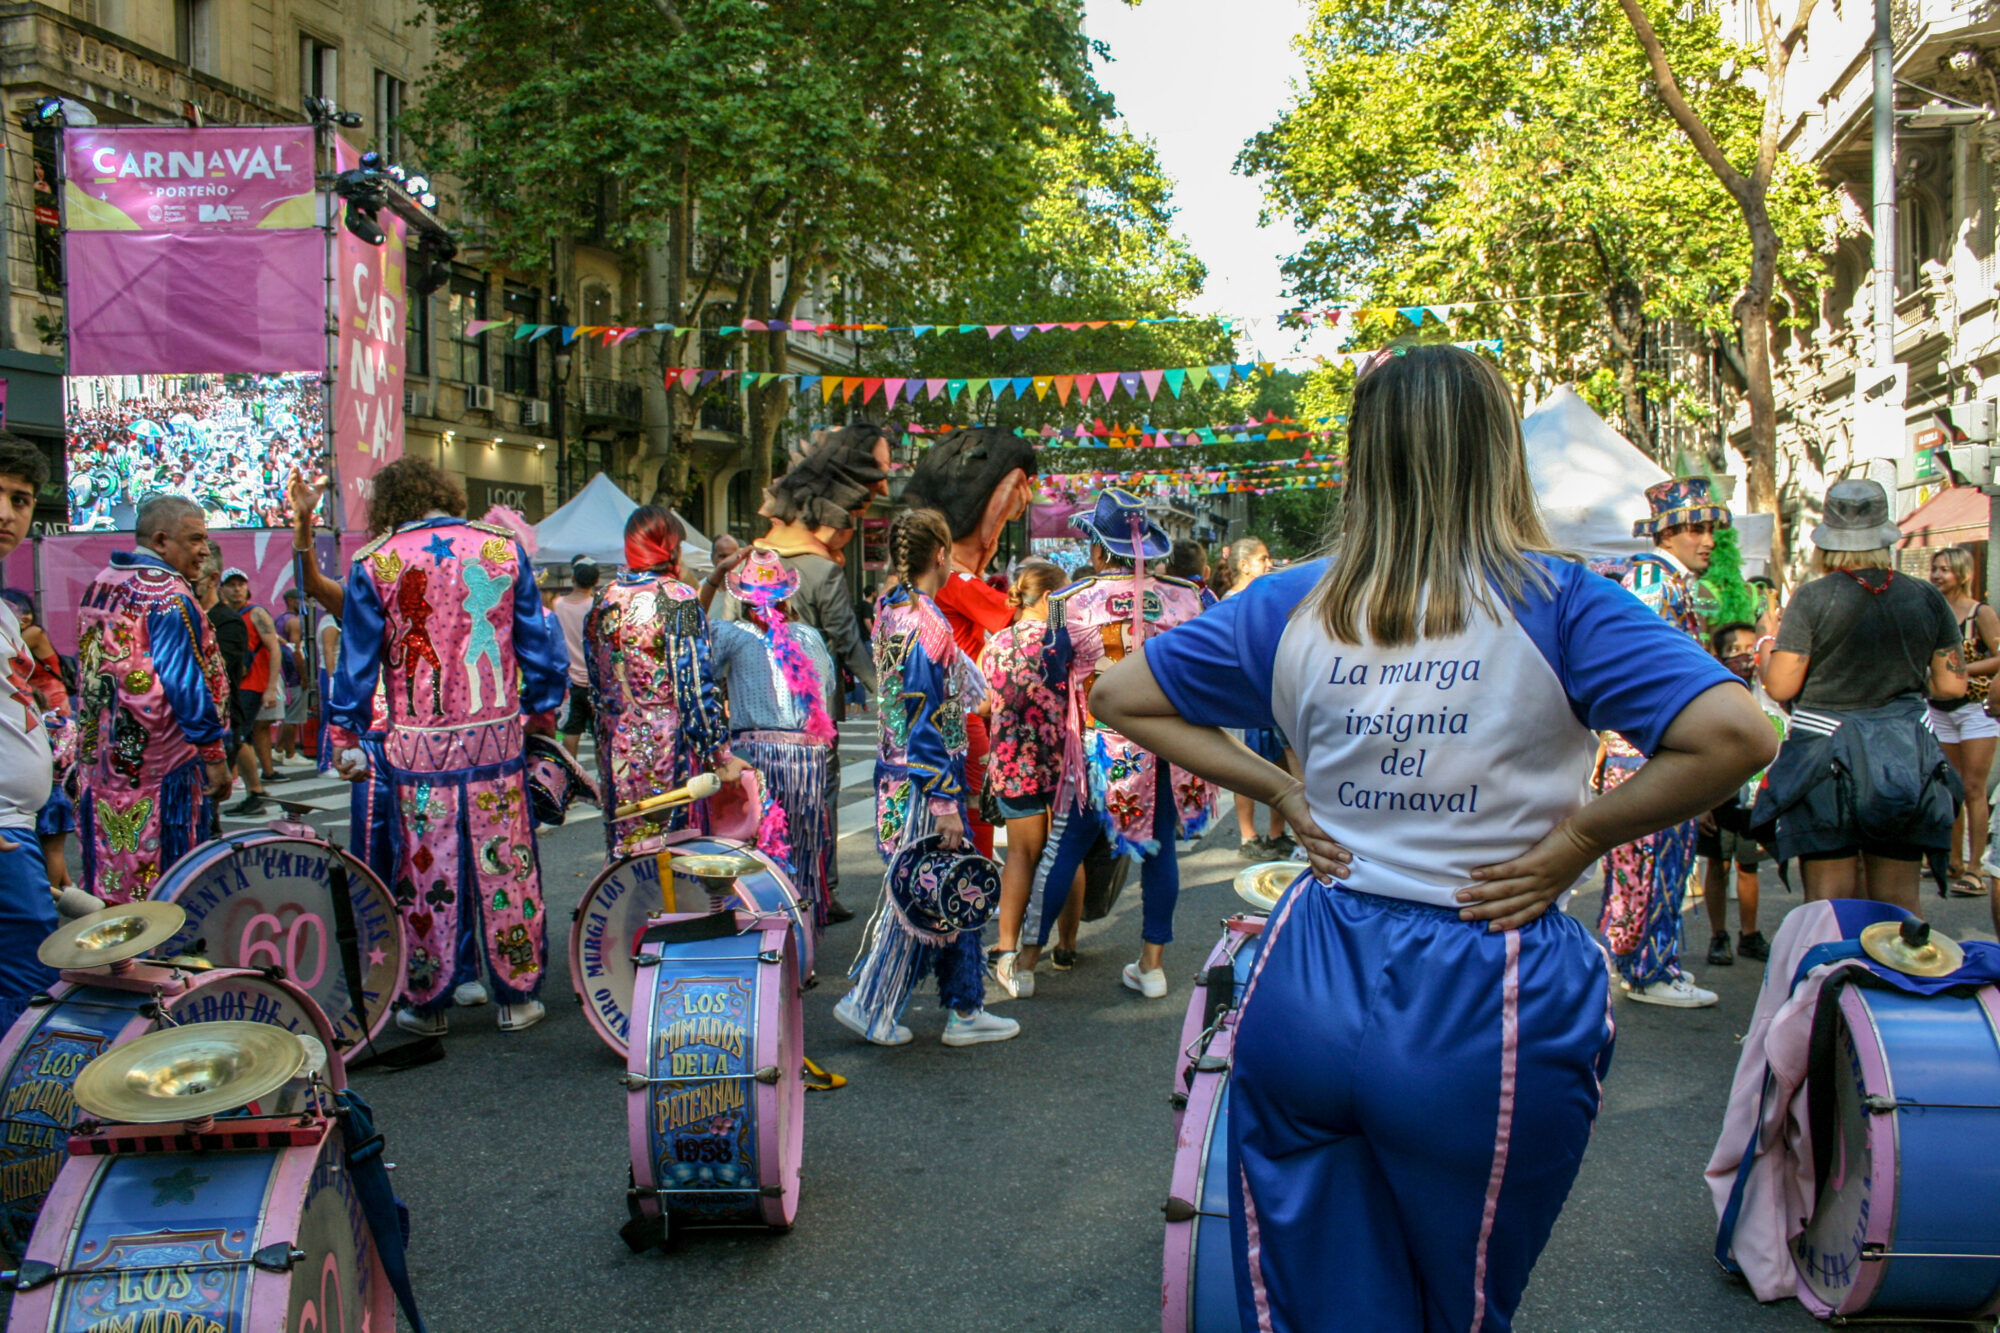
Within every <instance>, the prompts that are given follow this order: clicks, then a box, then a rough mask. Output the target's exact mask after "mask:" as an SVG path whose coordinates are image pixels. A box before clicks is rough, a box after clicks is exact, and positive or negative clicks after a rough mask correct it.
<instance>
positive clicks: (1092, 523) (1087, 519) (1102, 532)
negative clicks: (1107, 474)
mask: <svg viewBox="0 0 2000 1333" xmlns="http://www.w3.org/2000/svg"><path fill="white" fill-rule="evenodd" d="M1069 521H1070V526H1071V527H1074V528H1076V529H1077V530H1078V531H1081V532H1085V533H1088V534H1089V535H1090V538H1091V540H1092V541H1095V542H1096V543H1098V544H1099V545H1100V546H1102V547H1103V548H1104V549H1105V550H1107V551H1109V552H1111V554H1113V555H1115V556H1118V557H1120V558H1121V559H1125V560H1131V559H1133V558H1135V557H1137V556H1144V557H1145V558H1146V559H1148V560H1163V559H1165V558H1166V555H1167V552H1169V551H1171V550H1172V549H1173V543H1172V542H1170V541H1168V540H1167V530H1166V529H1165V528H1163V527H1161V526H1160V525H1159V524H1158V523H1155V522H1154V521H1153V520H1152V519H1151V518H1149V517H1148V516H1147V514H1146V504H1145V501H1143V500H1141V499H1140V498H1139V497H1138V496H1136V495H1134V494H1132V492H1130V491H1127V490H1121V489H1119V488H1118V487H1116V486H1113V487H1112V488H1111V489H1110V490H1108V491H1106V492H1104V494H1102V495H1100V496H1098V497H1097V507H1096V508H1095V509H1093V510H1091V511H1090V512H1089V513H1088V514H1074V515H1072V516H1071V517H1070V520H1069ZM1135 538H1136V540H1135ZM1135 548H1136V549H1135Z"/></svg>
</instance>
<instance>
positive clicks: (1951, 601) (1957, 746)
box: [1930, 546, 2000, 898]
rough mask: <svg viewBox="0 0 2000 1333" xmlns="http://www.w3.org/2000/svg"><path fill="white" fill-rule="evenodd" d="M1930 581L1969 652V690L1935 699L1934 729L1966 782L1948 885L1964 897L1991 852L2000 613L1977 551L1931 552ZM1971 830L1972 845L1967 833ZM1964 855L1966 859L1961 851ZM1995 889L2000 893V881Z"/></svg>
mask: <svg viewBox="0 0 2000 1333" xmlns="http://www.w3.org/2000/svg"><path fill="white" fill-rule="evenodd" d="M1931 586H1932V587H1933V588H1936V589H1937V590H1938V592H1939V593H1941V594H1943V596H1944V600H1945V605H1947V606H1949V607H1950V608H1951V614H1952V619H1954V620H1956V621H1957V622H1958V637H1959V639H1960V640H1961V644H1962V649H1963V651H1964V653H1965V694H1964V695H1963V696H1962V697H1960V698H1957V699H1933V700H1931V701H1930V702H1931V730H1932V731H1933V732H1935V733H1937V738H1938V744H1939V745H1941V746H1943V747H1944V757H1945V758H1946V759H1948V760H1950V761H1951V766H1952V767H1953V768H1954V769H1956V770H1957V771H1958V778H1959V781H1960V782H1962V783H1964V784H1965V806H1964V808H1963V809H1961V810H1960V811H1959V812H1958V818H1957V819H1956V820H1954V821H1953V822H1952V826H1951V864H1950V867H1949V872H1948V873H1949V875H1950V879H1949V888H1950V891H1951V892H1952V893H1954V894H1957V895H1959V896H1960V897H1965V898H1972V897H1977V896H1979V895H1980V894H1982V893H1984V892H1986V888H1985V886H1984V885H1982V884H1981V883H1980V880H1979V872H1978V870H1977V869H1976V867H1977V866H1978V865H1979V863H1980V861H1981V859H1982V858H1984V857H1985V855H1986V831H1987V819H1988V816H1989V814H1990V811H1989V810H1988V808H1987V801H1986V775H1987V774H1988V773H1989V772H1991V771H1992V768H1993V748H1994V742H1995V741H1996V740H2000V719H1996V718H1995V717H1994V716H1993V714H1992V713H1991V711H1989V710H1990V707H1991V706H1990V705H1989V704H1988V703H1987V693H1986V692H1987V687H1988V686H1990V685H1991V684H1992V683H1993V673H1994V672H1995V671H1997V670H2000V655H1996V654H2000V615H1995V614H1994V612H1993V608H1992V607H1991V606H1990V605H1988V604H1987V603H1985V602H1983V601H1981V600H1980V599H1979V598H1978V597H1976V596H1974V595H1973V592H1972V588H1973V583H1972V552H1970V551H1968V550H1966V549H1965V548H1964V547H1963V546H1947V547H1945V548H1944V549H1942V550H1940V551H1937V552H1935V553H1933V554H1932V556H1931ZM1968 833H1970V834H1971V844H1970V850H1969V851H1967V850H1964V849H1965V848H1966V846H1967V842H1966V835H1967V834H1968ZM1961 856H1963V857H1964V860H1963V861H1961V860H1960V857H1961ZM1994 891H1995V893H1996V894H2000V881H1996V888H1995V890H1994Z"/></svg>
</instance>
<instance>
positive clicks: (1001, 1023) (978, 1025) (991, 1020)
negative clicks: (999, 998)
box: [944, 1009, 1021, 1046]
mask: <svg viewBox="0 0 2000 1333" xmlns="http://www.w3.org/2000/svg"><path fill="white" fill-rule="evenodd" d="M1020 1035H1021V1025H1020V1024H1019V1023H1016V1022H1015V1021H1014V1020H1013V1019H1011V1018H1001V1017H1000V1016H999V1015H998V1014H991V1013H988V1012H987V1011H986V1010H984V1009H974V1010H973V1011H972V1015H971V1017H969V1018H968V1017H966V1016H964V1015H962V1014H959V1013H955V1012H954V1013H952V1014H951V1015H950V1016H949V1017H947V1018H946V1019H945V1021H944V1044H945V1045H947V1046H977V1045H979V1044H980V1043H981V1042H986V1041H1005V1040H1007V1039H1008V1038H1009V1037H1018V1036H1020Z"/></svg>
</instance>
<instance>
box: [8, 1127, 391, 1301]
mask: <svg viewBox="0 0 2000 1333" xmlns="http://www.w3.org/2000/svg"><path fill="white" fill-rule="evenodd" d="M219 1123H220V1124H223V1125H227V1124H229V1122H228V1121H222V1122H219ZM293 1123H294V1122H292V1121H289V1120H287V1121H271V1120H247V1121H242V1122H240V1124H241V1125H242V1126H243V1129H242V1130H241V1131H239V1132H238V1133H235V1134H213V1135H208V1136H205V1137H204V1139H203V1141H202V1144H201V1150H198V1151H192V1150H175V1149H174V1148H173V1147H169V1148H168V1149H167V1150H165V1151H133V1150H130V1149H129V1148H123V1147H121V1150H120V1151H117V1152H111V1153H107V1154H104V1155H87V1156H75V1157H68V1158H67V1159H66V1161H65V1164H64V1165H63V1168H62V1175H61V1176H60V1177H59V1178H58V1179H57V1181H56V1187H55V1192H54V1194H53V1195H52V1196H51V1197H50V1199H49V1204H48V1209H47V1212H46V1215H45V1221H44V1224H43V1225H42V1226H41V1227H39V1228H37V1230H36V1232H35V1239H34V1241H33V1243H32V1244H30V1245H29V1247H28V1254H27V1258H28V1260H29V1261H30V1262H31V1263H32V1264H34V1265H37V1266H39V1265H47V1266H48V1268H47V1269H45V1270H42V1274H41V1275H39V1280H37V1277H31V1276H29V1274H28V1272H27V1271H26V1270H28V1268H29V1265H26V1264H24V1265H23V1269H24V1274H23V1283H24V1286H23V1289H21V1290H18V1291H16V1293H15V1295H14V1302H13V1308H12V1310H11V1312H10V1314H9V1317H8V1322H7V1327H8V1328H9V1329H10V1330H20V1331H21V1333H27V1331H28V1330H34V1333H44V1331H45V1330H46V1331H50V1333H93V1331H94V1330H114V1329H116V1330H123V1329H132V1330H135V1333H136V1330H139V1329H158V1330H161V1331H162V1333H164V1330H167V1329H179V1330H182V1333H189V1331H190V1330H199V1331H200V1333H239V1331H240V1333H249V1331H250V1330H253V1329H254V1330H257V1333H366V1330H370V1329H373V1330H383V1329H393V1328H395V1327H396V1308H395V1295H394V1292H393V1291H392V1290H391V1288H390V1286H389V1280H388V1277H387V1275H386V1274H385V1273H384V1272H383V1269H382V1262H381V1258H380V1256H379V1255H378V1254H377V1252H376V1249H375V1242H374V1237H373V1235H372V1234H371V1233H370V1231H369V1228H368V1222H367V1219H366V1217H365V1216H364V1215H363V1213H362V1210H361V1206H360V1203H359V1201H358V1200H357V1198H356V1196H355V1193H354V1187H353V1185H352V1183H351V1181H350V1179H349V1171H348V1165H347V1154H346V1151H345V1149H344V1148H343V1147H342V1146H341V1141H340V1131H339V1128H338V1127H337V1126H336V1125H334V1124H333V1123H332V1122H330V1121H326V1120H314V1121H312V1122H310V1123H311V1124H312V1125H316V1126H317V1133H314V1132H313V1131H312V1130H311V1129H309V1128H305V1127H298V1128H287V1129H286V1132H285V1133H284V1134H283V1135H280V1134H276V1133H272V1132H270V1128H271V1127H272V1126H274V1125H276V1126H279V1127H289V1126H292V1125H293ZM252 1127H257V1128H255V1129H253V1128H252ZM160 1128H163V1129H164V1128H168V1127H166V1126H161V1127H160ZM114 1133H115V1131H114ZM244 1138H247V1139H251V1140H253V1141H254V1142H258V1143H261V1144H262V1145H264V1146H248V1147H243V1148H234V1147H221V1148H220V1149H219V1150H218V1147H217V1146H211V1144H210V1141H211V1140H212V1141H213V1143H214V1144H215V1145H226V1144H230V1143H231V1142H232V1141H233V1140H236V1139H244ZM300 1140H303V1142H301V1141H300ZM157 1142H160V1143H162V1144H165V1145H174V1144H176V1143H177V1142H178V1140H177V1139H176V1138H174V1137H167V1138H162V1139H160V1140H157ZM30 1282H32V1283H34V1285H25V1284H27V1283H30Z"/></svg>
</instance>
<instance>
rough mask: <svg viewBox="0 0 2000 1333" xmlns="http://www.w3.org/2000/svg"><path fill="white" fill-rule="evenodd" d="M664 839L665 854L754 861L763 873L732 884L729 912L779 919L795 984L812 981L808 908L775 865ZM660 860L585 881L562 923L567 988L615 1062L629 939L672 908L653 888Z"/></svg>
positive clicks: (629, 982) (724, 845)
mask: <svg viewBox="0 0 2000 1333" xmlns="http://www.w3.org/2000/svg"><path fill="white" fill-rule="evenodd" d="M664 841H665V844H666V850H667V853H668V854H670V855H673V856H694V855H697V854H703V855H714V854H717V853H725V852H727V853H735V854H741V855H746V856H752V857H755V858H756V859H757V861H758V862H759V863H760V864H761V865H762V866H763V867H764V868H763V870H762V871H760V872H759V873H757V874H755V875H745V876H744V877H743V878H741V879H739V880H737V881H736V895H735V897H736V901H735V903H734V904H733V906H734V907H736V908H737V909H738V910H739V911H745V912H750V913H753V914H755V915H757V916H759V917H769V918H781V919H782V921H783V922H784V923H785V924H787V925H788V926H789V928H790V929H791V932H792V937H793V939H794V940H795V941H796V942H797V949H798V956H799V978H800V981H801V983H803V982H806V981H810V980H811V979H812V969H813V920H812V909H811V907H810V906H807V905H805V904H803V903H801V901H800V900H799V895H798V893H797V892H796V891H795V890H794V889H793V888H792V877H791V872H790V871H788V870H786V869H785V867H784V865H783V863H781V862H780V861H778V860H777V859H775V858H774V857H770V856H766V855H765V854H764V853H762V852H760V851H758V850H757V849H756V848H755V847H749V846H746V845H744V844H743V843H740V842H731V841H730V840H729V839H727V838H714V837H710V836H709V835H707V834H705V833H698V832H693V831H688V832H683V833H675V834H670V835H668V836H667V837H666V839H665V840H664ZM660 860H661V857H660V855H659V854H656V853H650V852H649V853H644V854H641V855H638V856H628V857H626V858H624V859H623V860H620V861H613V862H612V863H611V864H610V865H608V866H606V867H604V870H603V872H602V873H601V874H599V875H598V877H597V878H596V879H595V880H593V881H591V885H590V887H589V888H588V889H586V890H585V891H584V894H583V901H582V902H581V903H579V904H577V908H576V911H575V912H574V913H573V914H572V915H571V918H570V931H569V984H570V986H571V987H572V988H573V989H574V990H575V991H576V998H577V1000H578V1001H579V1002H580V1003H581V1004H582V1005H583V1016H584V1017H585V1018H586V1019H588V1020H589V1022H590V1026H591V1030H592V1031H594V1032H596V1033H597V1035H598V1036H599V1037H600V1038H602V1039H603V1041H604V1044H605V1045H606V1046H609V1047H610V1048H611V1049H612V1050H614V1051H616V1052H617V1053H618V1054H619V1055H621V1056H622V1055H624V1054H625V1043H626V1041H627V1039H628V1038H627V1034H628V1033H629V1031H630V1029H631V1023H632V1012H631V1004H632V996H633V983H634V981H636V980H637V975H638V974H637V970H636V969H635V968H634V966H633V963H632V959H633V956H634V955H636V954H637V953H638V952H639V950H638V947H637V945H636V943H635V941H637V940H638V938H639V933H640V932H641V931H643V930H644V929H645V928H646V923H647V922H648V921H650V920H651V919H652V918H654V917H656V916H659V915H660V914H661V913H663V912H665V911H667V910H668V909H669V908H670V907H671V906H672V904H671V903H669V902H668V901H667V899H666V895H665V894H664V893H663V892H661V889H660ZM689 882H690V884H693V883H694V882H693V881H689ZM697 887H698V886H697Z"/></svg>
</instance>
